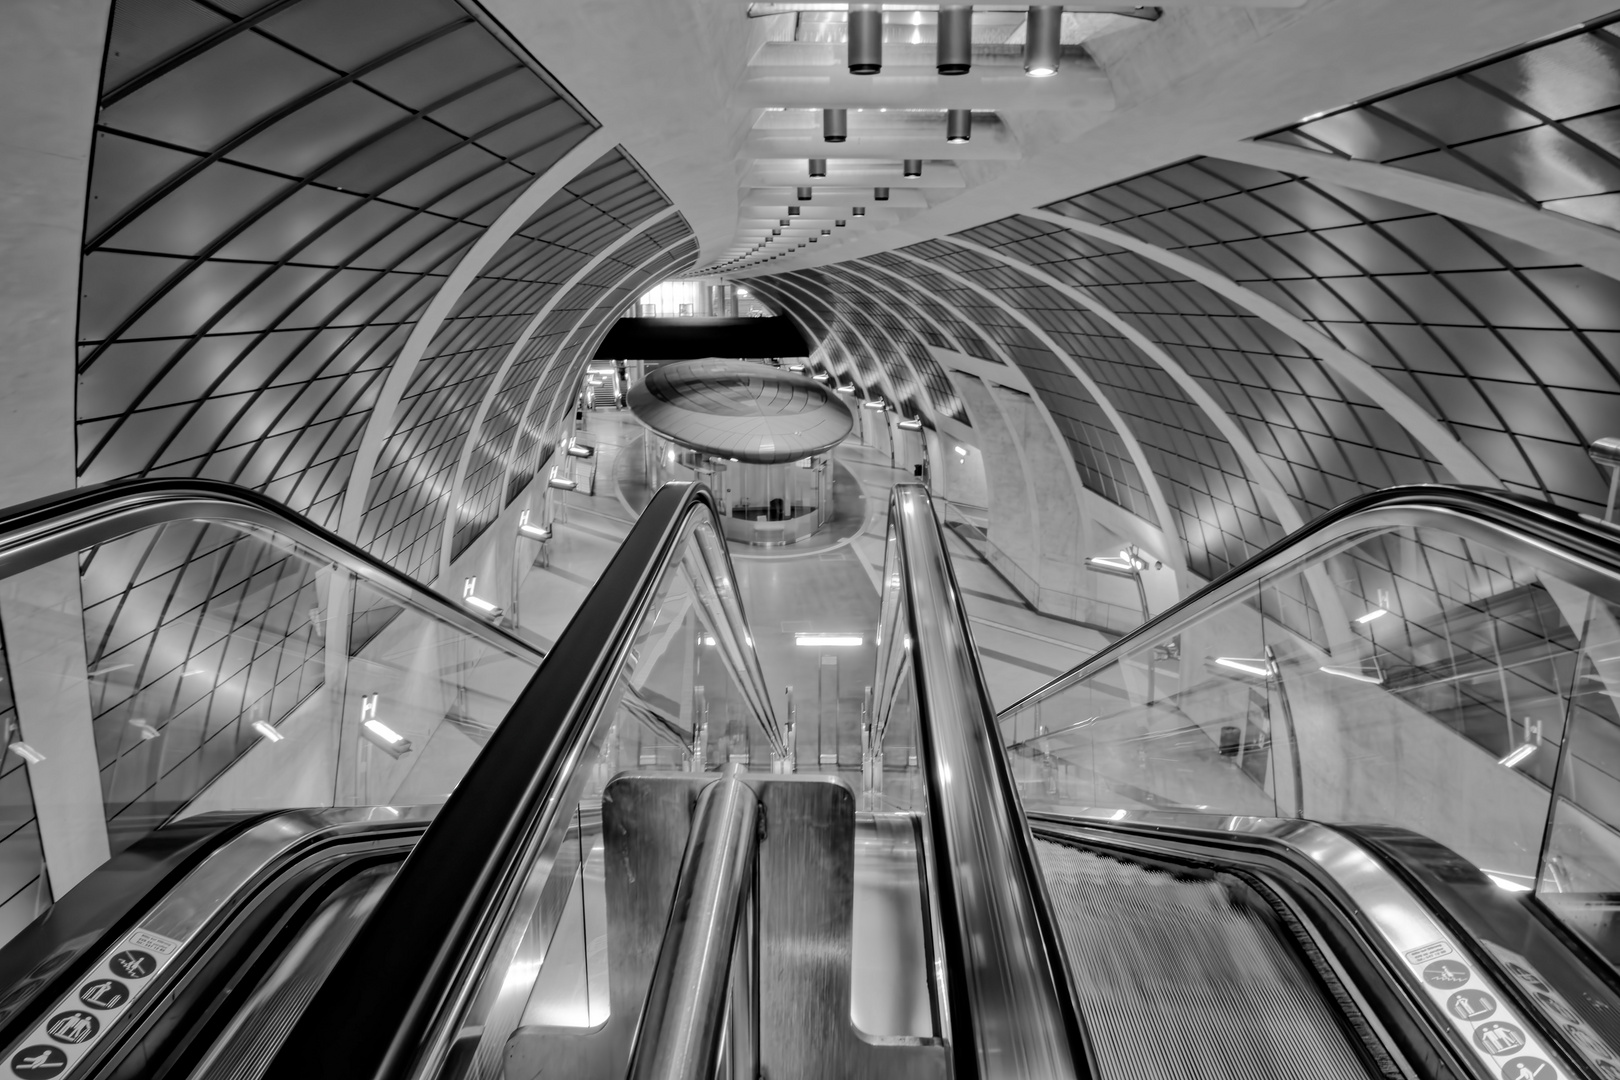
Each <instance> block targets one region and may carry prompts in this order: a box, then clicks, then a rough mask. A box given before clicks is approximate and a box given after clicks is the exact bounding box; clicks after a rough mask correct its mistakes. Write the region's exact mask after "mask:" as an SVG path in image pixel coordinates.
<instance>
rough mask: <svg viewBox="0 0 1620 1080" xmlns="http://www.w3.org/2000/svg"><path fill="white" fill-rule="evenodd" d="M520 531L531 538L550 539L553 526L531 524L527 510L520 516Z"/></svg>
mask: <svg viewBox="0 0 1620 1080" xmlns="http://www.w3.org/2000/svg"><path fill="white" fill-rule="evenodd" d="M518 533H519V534H520V535H522V536H527V537H528V538H529V539H530V540H550V539H551V528H550V527H549V526H546V525H531V524H530V523H529V511H527V510H525V511H523V513H522V514H520V515H519V516H518Z"/></svg>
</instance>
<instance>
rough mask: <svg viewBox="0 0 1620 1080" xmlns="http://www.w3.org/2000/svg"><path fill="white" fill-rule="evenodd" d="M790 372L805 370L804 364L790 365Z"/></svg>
mask: <svg viewBox="0 0 1620 1080" xmlns="http://www.w3.org/2000/svg"><path fill="white" fill-rule="evenodd" d="M788 370H789V371H803V370H804V365H803V364H789V365H788Z"/></svg>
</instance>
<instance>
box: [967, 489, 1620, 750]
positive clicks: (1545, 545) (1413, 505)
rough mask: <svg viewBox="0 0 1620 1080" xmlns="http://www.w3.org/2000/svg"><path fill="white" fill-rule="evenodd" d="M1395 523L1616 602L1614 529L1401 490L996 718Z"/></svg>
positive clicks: (1194, 598) (1522, 504)
mask: <svg viewBox="0 0 1620 1080" xmlns="http://www.w3.org/2000/svg"><path fill="white" fill-rule="evenodd" d="M1401 525H1409V526H1410V525H1420V526H1421V525H1443V526H1445V527H1446V528H1448V529H1450V530H1452V531H1454V532H1458V533H1464V534H1468V535H1471V536H1473V537H1476V538H1478V539H1480V540H1482V541H1487V542H1490V543H1494V544H1496V545H1498V546H1499V547H1502V548H1503V549H1505V550H1506V551H1507V553H1508V554H1511V555H1514V556H1517V557H1520V558H1522V559H1524V560H1525V561H1526V562H1527V563H1529V564H1530V565H1533V566H1535V567H1536V568H1537V569H1538V570H1542V571H1545V572H1549V573H1552V574H1553V576H1555V577H1561V578H1562V579H1563V580H1564V581H1565V582H1567V583H1568V584H1571V585H1578V586H1581V587H1582V588H1585V589H1587V590H1588V591H1589V592H1593V593H1595V594H1597V595H1600V596H1603V597H1604V598H1606V599H1608V600H1610V601H1611V602H1616V603H1620V528H1616V527H1615V526H1613V525H1609V524H1607V523H1604V522H1601V521H1598V520H1597V519H1595V518H1591V517H1587V516H1585V515H1582V514H1577V513H1575V512H1574V511H1570V510H1565V509H1563V508H1562V507H1557V506H1553V505H1552V504H1550V503H1547V502H1543V501H1541V500H1537V499H1531V498H1527V497H1525V496H1521V495H1513V494H1509V493H1506V492H1501V491H1493V490H1490V489H1488V488H1471V487H1460V486H1456V485H1450V484H1408V485H1403V486H1400V487H1391V488H1383V489H1381V490H1379V491H1374V492H1370V493H1368V494H1366V495H1360V496H1357V497H1356V498H1354V499H1350V500H1348V501H1346V502H1343V503H1340V504H1339V505H1338V506H1336V507H1334V508H1333V509H1332V510H1329V511H1328V512H1327V513H1325V514H1323V515H1321V516H1320V517H1318V518H1316V519H1315V520H1313V521H1311V522H1310V523H1309V524H1307V525H1306V526H1305V527H1304V528H1302V529H1298V530H1296V531H1294V532H1292V533H1290V534H1289V535H1287V536H1285V537H1283V538H1282V539H1281V540H1279V541H1277V542H1276V543H1275V544H1272V545H1271V546H1270V547H1268V548H1266V549H1265V550H1264V551H1262V552H1260V553H1259V554H1258V555H1256V556H1254V557H1253V558H1252V559H1249V560H1248V561H1247V562H1245V563H1243V564H1242V565H1240V566H1237V567H1234V568H1233V569H1232V570H1230V571H1228V572H1227V573H1225V574H1223V575H1221V576H1220V577H1218V578H1216V579H1215V580H1214V581H1213V582H1211V583H1210V584H1208V585H1206V586H1204V587H1203V588H1201V589H1199V590H1198V591H1197V592H1194V593H1193V594H1192V595H1191V596H1188V597H1187V598H1186V599H1184V600H1182V601H1180V602H1178V603H1176V604H1173V605H1172V606H1170V607H1169V608H1167V609H1165V610H1164V611H1163V612H1161V613H1160V614H1158V615H1156V616H1154V617H1153V618H1152V619H1149V620H1148V621H1147V622H1145V623H1143V624H1142V625H1140V626H1138V627H1137V628H1136V629H1134V630H1132V631H1131V632H1130V633H1128V634H1126V635H1125V636H1124V637H1121V638H1119V639H1118V640H1116V641H1114V642H1111V643H1110V644H1109V645H1108V646H1107V647H1106V648H1104V649H1102V650H1100V651H1098V652H1096V653H1093V654H1092V655H1091V656H1090V657H1088V658H1087V659H1085V660H1083V661H1081V662H1080V663H1079V664H1076V665H1075V666H1074V667H1073V668H1070V669H1069V670H1068V671H1066V672H1064V673H1063V674H1061V675H1058V676H1056V677H1055V678H1053V679H1052V680H1051V681H1050V682H1048V683H1046V684H1045V685H1043V686H1039V687H1037V688H1036V689H1034V690H1032V691H1030V692H1029V693H1027V694H1025V695H1024V696H1023V697H1021V698H1019V699H1018V700H1017V701H1015V702H1013V703H1012V704H1011V705H1008V706H1007V707H1006V708H1004V709H1002V710H1001V713H1000V715H999V717H998V720H1006V719H1007V718H1008V717H1010V716H1012V715H1013V714H1014V713H1016V712H1018V711H1020V710H1022V709H1026V708H1028V707H1029V706H1031V705H1034V704H1037V703H1039V702H1040V701H1043V700H1045V699H1046V698H1049V697H1051V696H1053V695H1055V694H1059V693H1062V692H1063V691H1064V690H1067V689H1068V688H1069V687H1071V686H1074V685H1077V684H1079V683H1082V682H1085V681H1086V680H1087V679H1089V678H1090V677H1091V676H1092V675H1094V674H1095V673H1096V672H1098V671H1101V670H1103V669H1104V668H1106V667H1107V666H1108V665H1110V664H1112V663H1114V662H1116V661H1117V660H1119V658H1120V657H1122V656H1125V655H1127V654H1128V653H1130V652H1131V651H1132V650H1134V649H1136V648H1138V647H1140V646H1141V645H1142V644H1143V643H1144V642H1146V641H1149V640H1153V639H1156V638H1158V637H1161V636H1163V635H1164V634H1165V633H1167V632H1169V631H1172V630H1174V629H1176V628H1178V627H1181V626H1184V625H1187V624H1188V623H1191V622H1193V621H1194V620H1196V619H1197V618H1199V617H1200V616H1202V615H1203V614H1204V613H1205V612H1207V611H1209V610H1210V609H1211V608H1214V607H1217V606H1219V605H1221V604H1224V603H1226V602H1227V601H1229V600H1231V599H1232V598H1234V597H1237V596H1240V595H1242V594H1243V593H1244V592H1245V591H1246V590H1248V589H1251V588H1254V587H1255V586H1257V585H1258V584H1259V583H1260V582H1262V581H1264V580H1266V579H1267V578H1271V577H1275V576H1278V575H1280V574H1283V573H1285V572H1287V571H1288V570H1290V569H1291V568H1293V567H1295V566H1297V565H1298V564H1300V563H1302V562H1306V561H1308V560H1310V559H1312V558H1314V557H1316V556H1317V555H1318V553H1320V552H1321V551H1322V550H1324V549H1326V548H1330V547H1335V546H1341V545H1348V544H1349V543H1350V542H1352V541H1353V540H1354V539H1355V538H1357V537H1360V536H1362V535H1364V534H1366V533H1368V532H1373V531H1377V530H1381V529H1388V528H1393V527H1396V526H1401Z"/></svg>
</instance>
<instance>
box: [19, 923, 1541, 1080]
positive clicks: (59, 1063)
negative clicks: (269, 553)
mask: <svg viewBox="0 0 1620 1080" xmlns="http://www.w3.org/2000/svg"><path fill="white" fill-rule="evenodd" d="M182 944H184V943H183V942H179V941H176V940H174V939H173V938H169V937H164V936H163V935H162V934H154V933H152V932H151V931H150V930H132V931H130V933H129V934H128V935H127V936H126V937H125V938H124V940H123V941H121V942H119V943H118V945H117V946H116V947H114V949H113V950H112V952H111V953H110V954H109V955H107V956H106V957H104V958H103V959H102V961H101V962H100V963H98V964H97V965H96V966H95V968H94V969H93V970H92V971H91V972H90V974H89V975H88V976H86V977H85V978H84V979H83V980H81V981H80V982H79V984H78V985H77V986H75V987H74V988H73V990H72V991H71V992H70V994H69V995H68V996H67V997H66V998H64V999H63V1000H62V1001H60V1002H58V1003H57V1006H56V1009H55V1011H54V1012H52V1013H51V1014H50V1015H49V1016H48V1017H47V1018H46V1019H45V1020H44V1021H43V1022H41V1023H40V1024H38V1025H37V1026H36V1027H35V1028H34V1030H33V1031H31V1032H30V1033H29V1035H28V1037H27V1039H25V1040H24V1042H23V1045H21V1046H20V1047H17V1048H15V1049H14V1050H13V1052H12V1054H11V1056H10V1057H9V1058H7V1059H5V1065H4V1067H3V1068H0V1080H52V1077H55V1076H60V1075H61V1074H62V1073H64V1072H67V1071H68V1070H69V1069H71V1068H73V1066H74V1065H75V1064H76V1063H77V1062H78V1061H79V1059H80V1058H82V1057H84V1055H85V1054H87V1053H89V1052H90V1050H91V1048H92V1047H94V1046H95V1044H96V1043H97V1042H98V1041H99V1040H100V1039H101V1038H102V1037H103V1036H104V1035H106V1033H107V1032H108V1031H109V1030H111V1028H112V1026H113V1025H114V1024H115V1023H116V1022H117V1021H118V1018H119V1017H120V1016H122V1015H123V1013H124V1010H125V1009H127V1008H128V1007H129V1004H130V1001H131V1000H132V999H133V998H134V997H135V995H136V994H138V993H140V991H141V988H142V987H144V986H146V985H148V984H149V983H150V981H151V979H152V977H153V976H155V975H156V974H157V973H158V972H160V971H162V970H163V968H164V967H165V965H167V964H168V962H169V960H170V959H171V958H173V956H174V955H175V953H177V952H179V951H180V946H181V945H182ZM1536 1080H1541V1078H1540V1077H1537V1078H1536Z"/></svg>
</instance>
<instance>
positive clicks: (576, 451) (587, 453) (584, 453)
mask: <svg viewBox="0 0 1620 1080" xmlns="http://www.w3.org/2000/svg"><path fill="white" fill-rule="evenodd" d="M568 456H569V457H595V456H596V447H594V446H585V445H583V444H582V443H581V442H580V441H579V440H578V439H572V440H570V441H569V443H568Z"/></svg>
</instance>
